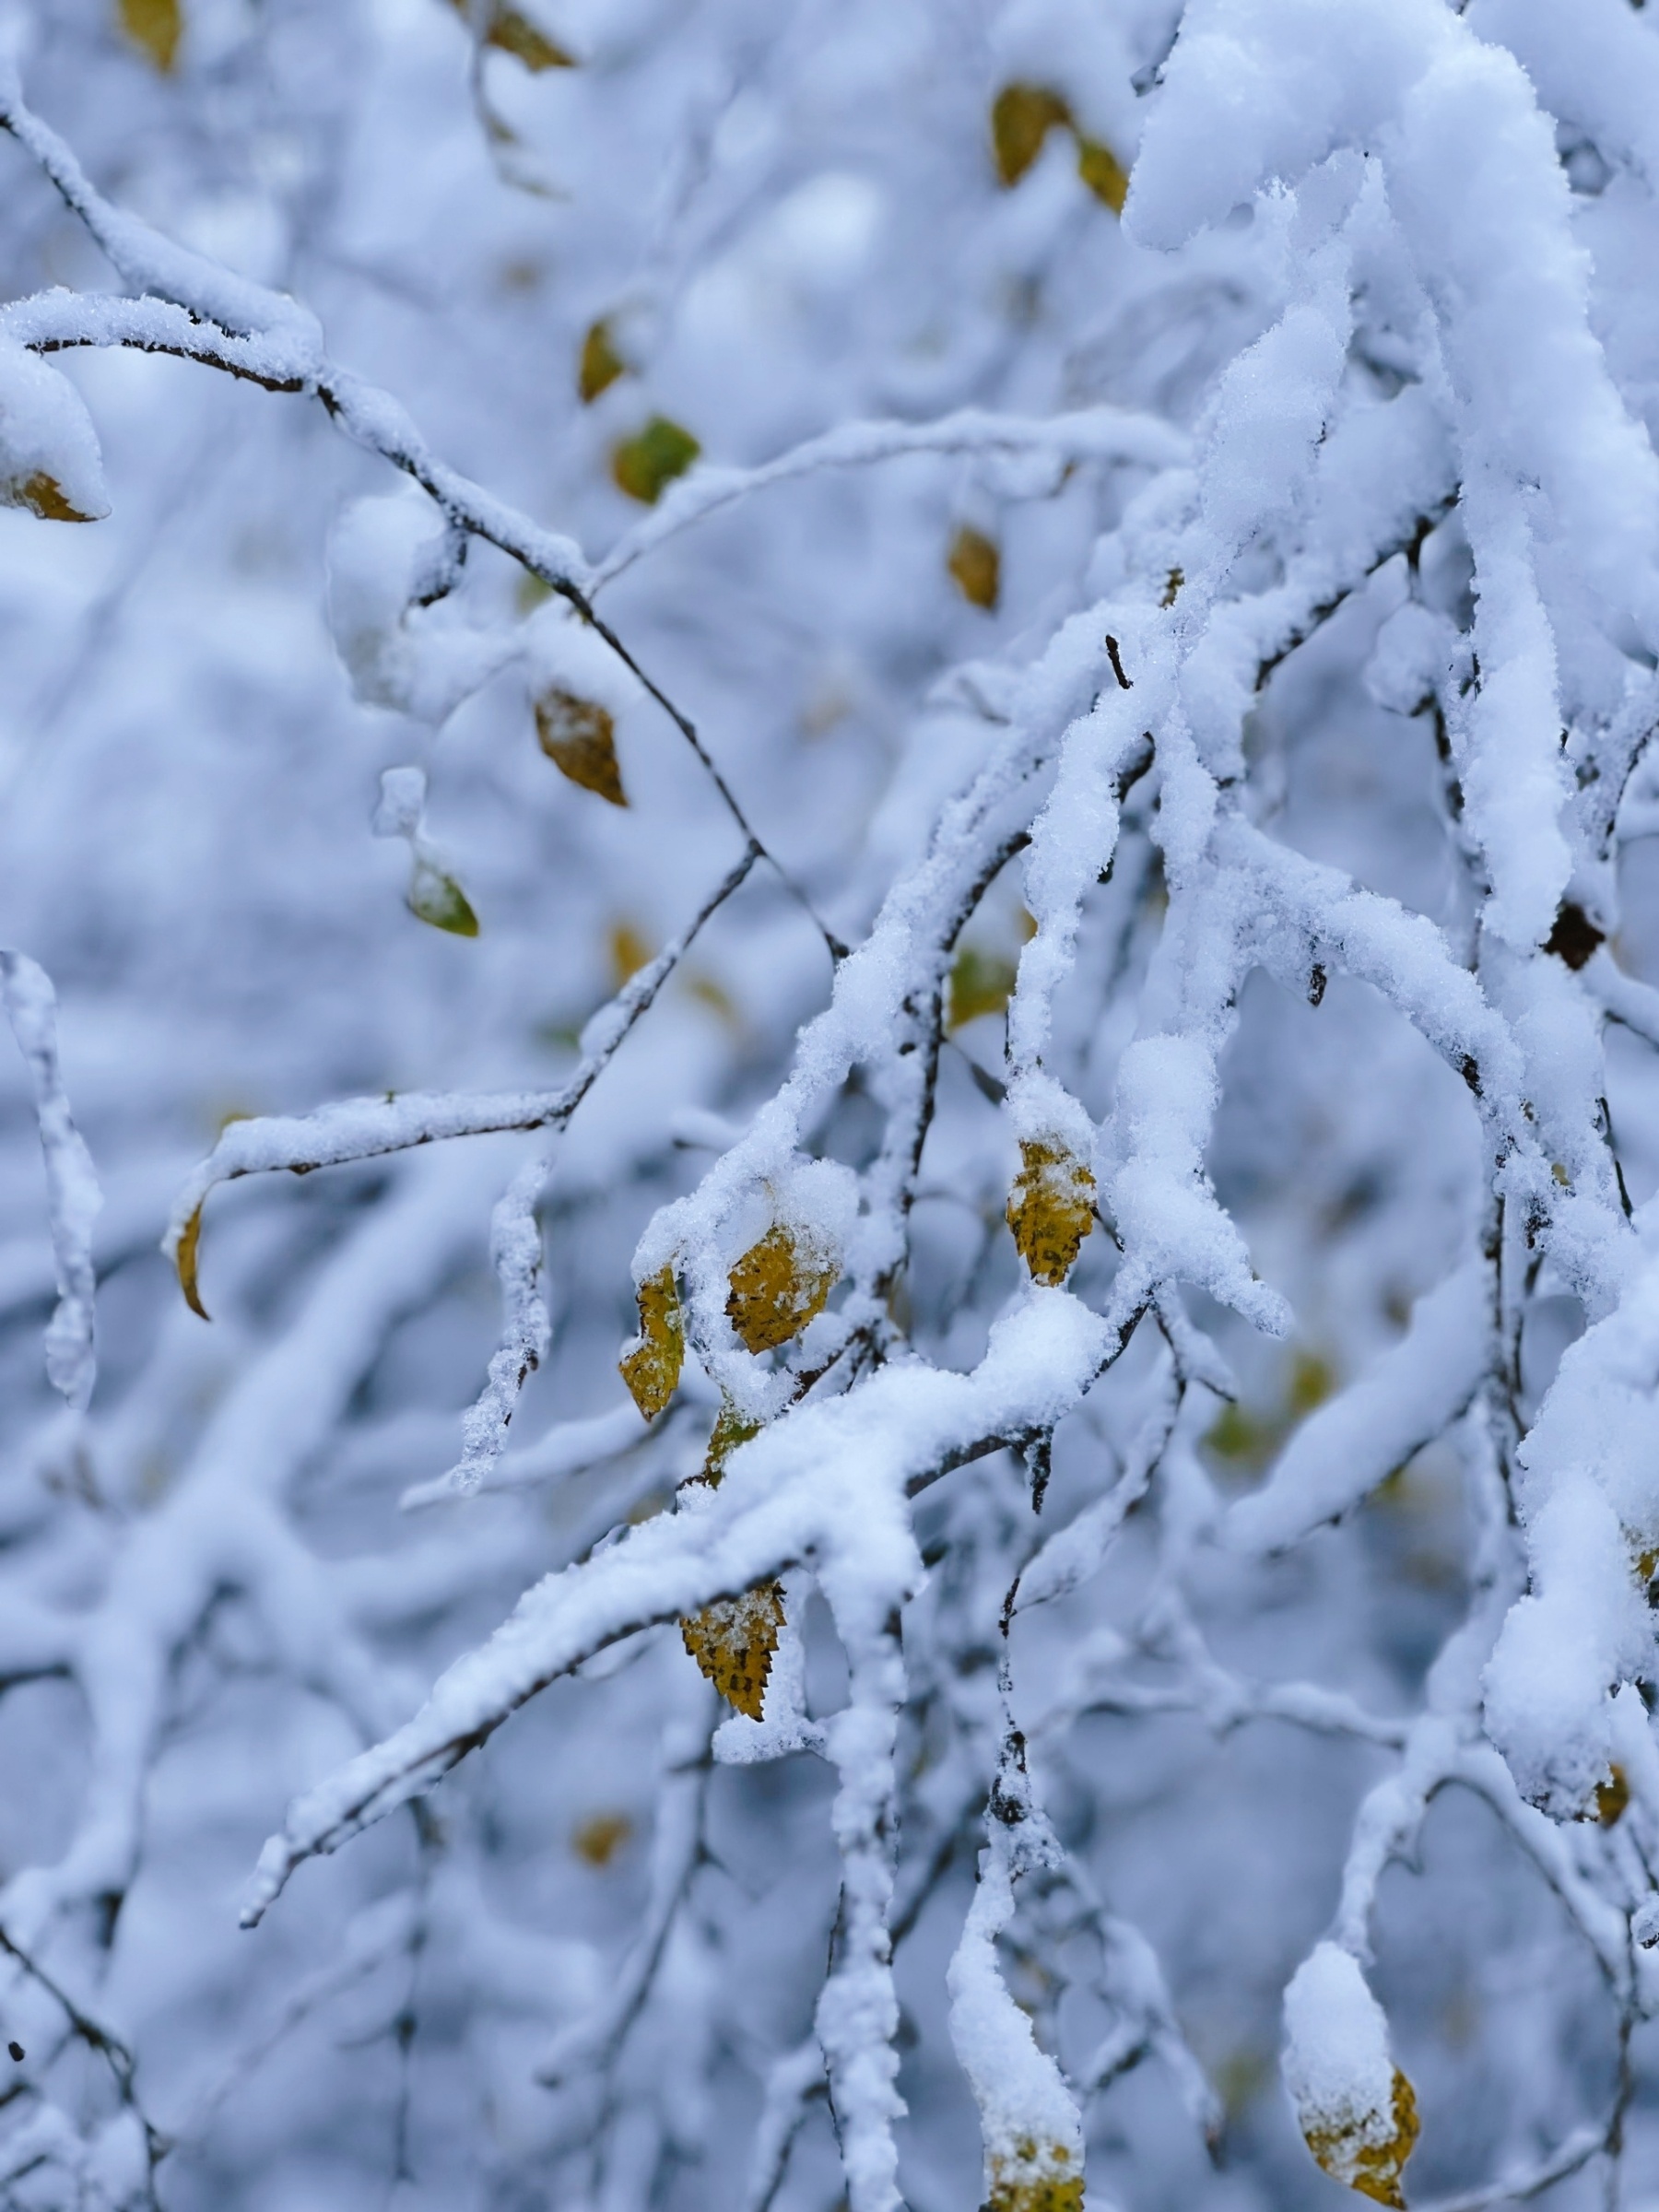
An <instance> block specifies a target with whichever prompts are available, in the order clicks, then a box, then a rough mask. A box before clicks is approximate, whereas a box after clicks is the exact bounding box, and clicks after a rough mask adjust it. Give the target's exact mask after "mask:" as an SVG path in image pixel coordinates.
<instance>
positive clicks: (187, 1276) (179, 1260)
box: [173, 1206, 213, 1321]
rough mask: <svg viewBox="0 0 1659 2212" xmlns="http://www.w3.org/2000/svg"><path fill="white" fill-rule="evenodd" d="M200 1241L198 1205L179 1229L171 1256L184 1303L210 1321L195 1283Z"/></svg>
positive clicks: (199, 1208) (200, 1223)
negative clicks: (177, 1274) (176, 1269)
mask: <svg viewBox="0 0 1659 2212" xmlns="http://www.w3.org/2000/svg"><path fill="white" fill-rule="evenodd" d="M201 1241H202V1209H201V1207H200V1206H197V1207H196V1209H195V1212H194V1214H192V1215H191V1217H190V1218H189V1220H188V1221H186V1222H185V1224H184V1226H183V1228H182V1230H180V1231H179V1242H178V1249H177V1251H176V1252H175V1253H174V1254H173V1258H174V1262H175V1264H176V1265H177V1267H178V1270H179V1288H180V1289H181V1290H182V1291H183V1293H184V1303H185V1304H186V1305H187V1306H188V1307H189V1308H190V1310H191V1312H193V1313H199V1314H200V1315H201V1317H202V1319H203V1320H204V1321H211V1320H212V1318H213V1316H212V1315H211V1314H210V1313H209V1312H208V1311H207V1309H206V1306H205V1305H204V1304H203V1303H202V1293H201V1290H200V1288H198V1286H197V1283H196V1247H197V1246H198V1245H199V1244H200V1242H201Z"/></svg>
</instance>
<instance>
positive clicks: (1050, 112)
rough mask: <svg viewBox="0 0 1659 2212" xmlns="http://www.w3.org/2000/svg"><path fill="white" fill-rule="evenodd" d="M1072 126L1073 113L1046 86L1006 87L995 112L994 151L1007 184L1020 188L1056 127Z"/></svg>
mask: <svg viewBox="0 0 1659 2212" xmlns="http://www.w3.org/2000/svg"><path fill="white" fill-rule="evenodd" d="M1070 122H1071V110H1070V109H1069V108H1068V107H1067V106H1066V104H1065V100H1062V99H1061V97H1060V95H1059V93H1058V92H1052V91H1050V90H1049V88H1047V86H1045V85H1020V84H1015V85H1005V86H1004V88H1003V89H1002V90H1001V91H1000V92H999V93H998V94H997V96H996V99H995V100H994V103H993V105H992V109H991V149H992V152H993V153H994V155H995V157H996V173H997V176H998V177H999V178H1000V179H1001V180H1002V182H1003V183H1004V184H1018V182H1019V180H1020V178H1021V177H1023V176H1024V175H1025V173H1026V171H1027V170H1028V169H1030V166H1031V164H1032V162H1033V161H1035V160H1036V159H1037V157H1038V155H1039V154H1040V153H1041V151H1042V148H1043V143H1044V141H1045V140H1046V139H1047V137H1048V135H1049V133H1050V132H1051V131H1052V130H1053V129H1054V128H1055V127H1056V125H1058V126H1060V127H1061V128H1064V127H1065V125H1066V124H1069V123H1070Z"/></svg>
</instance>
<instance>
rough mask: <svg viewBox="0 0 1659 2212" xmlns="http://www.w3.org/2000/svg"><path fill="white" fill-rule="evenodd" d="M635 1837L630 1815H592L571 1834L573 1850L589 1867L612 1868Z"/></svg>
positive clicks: (581, 1822)
mask: <svg viewBox="0 0 1659 2212" xmlns="http://www.w3.org/2000/svg"><path fill="white" fill-rule="evenodd" d="M632 1834H633V1822H632V1821H631V1820H630V1819H629V1817H628V1815H627V1814H626V1813H590V1814H589V1816H588V1818H586V1819H585V1820H582V1821H580V1822H579V1823H578V1824H577V1826H576V1827H575V1828H574V1829H573V1830H571V1850H572V1851H573V1852H574V1853H576V1856H577V1857H578V1858H579V1859H581V1860H582V1861H584V1862H585V1863H586V1865H589V1866H608V1865H610V1863H611V1861H612V1860H613V1859H614V1858H615V1857H616V1855H617V1853H618V1852H619V1851H620V1850H621V1848H622V1846H623V1844H624V1843H626V1842H627V1841H628V1839H629V1836H631V1835H632Z"/></svg>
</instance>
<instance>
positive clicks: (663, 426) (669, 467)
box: [611, 415, 702, 507]
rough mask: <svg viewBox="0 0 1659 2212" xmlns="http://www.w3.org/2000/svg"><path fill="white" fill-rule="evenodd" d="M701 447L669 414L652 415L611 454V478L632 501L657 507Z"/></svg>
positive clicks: (683, 473)
mask: <svg viewBox="0 0 1659 2212" xmlns="http://www.w3.org/2000/svg"><path fill="white" fill-rule="evenodd" d="M701 452H702V447H701V446H700V444H699V443H698V441H697V440H696V439H695V438H693V437H692V435H691V433H690V431H689V430H688V429H683V428H682V427H681V426H680V424H678V423H677V422H671V421H670V420H669V418H668V417H667V416H666V415H653V417H652V418H651V420H650V421H649V422H648V423H647V424H646V425H645V428H644V429H642V430H641V431H639V432H638V433H637V434H636V435H635V436H634V437H632V438H625V439H624V440H623V441H622V442H621V444H620V445H618V447H617V448H616V449H615V450H614V452H613V453H612V454H611V475H612V477H614V478H615V480H616V484H617V488H618V490H619V491H625V492H626V493H627V494H628V496H629V499H630V500H640V501H641V503H642V504H643V505H645V506H647V507H654V506H655V505H656V503H657V501H658V500H660V499H661V498H662V496H663V494H664V492H665V490H666V489H667V488H668V486H669V485H670V484H672V483H673V481H674V479H675V477H683V476H684V475H685V473H686V471H687V470H688V468H689V467H690V465H691V464H692V462H693V461H695V460H696V458H697V456H698V454H699V453H701Z"/></svg>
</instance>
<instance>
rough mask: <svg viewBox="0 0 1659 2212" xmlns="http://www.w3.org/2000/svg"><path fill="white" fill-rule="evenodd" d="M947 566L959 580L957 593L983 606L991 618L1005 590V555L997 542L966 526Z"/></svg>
mask: <svg viewBox="0 0 1659 2212" xmlns="http://www.w3.org/2000/svg"><path fill="white" fill-rule="evenodd" d="M945 566H946V567H947V569H948V570H949V571H950V573H951V575H952V576H953V577H954V578H955V579H956V584H957V589H958V590H959V592H960V593H961V594H962V596H963V598H964V599H966V600H967V601H968V602H969V604H970V605H971V606H982V607H983V608H984V610H985V612H986V613H987V614H989V613H990V612H991V610H992V609H993V607H994V606H995V605H996V599H997V594H998V593H999V592H1000V591H1001V589H1002V555H1001V554H1000V553H999V552H998V550H997V548H996V544H995V541H994V539H993V538H989V537H987V536H986V535H985V534H984V532H983V531H982V530H976V529H975V528H974V527H973V525H972V524H971V523H964V524H962V527H961V528H960V529H959V531H958V532H957V534H956V535H955V536H954V537H953V538H952V539H951V541H950V553H949V556H948V558H947V560H946V563H945Z"/></svg>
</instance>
